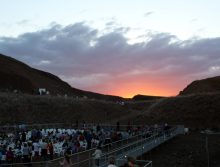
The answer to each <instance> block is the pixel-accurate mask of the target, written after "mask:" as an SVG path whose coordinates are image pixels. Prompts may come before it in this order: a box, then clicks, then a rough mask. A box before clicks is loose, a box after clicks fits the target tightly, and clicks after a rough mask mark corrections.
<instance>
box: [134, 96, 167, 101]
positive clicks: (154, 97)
mask: <svg viewBox="0 0 220 167" xmlns="http://www.w3.org/2000/svg"><path fill="white" fill-rule="evenodd" d="M160 98H163V97H162V96H146V95H135V96H134V97H133V98H132V100H155V99H160Z"/></svg>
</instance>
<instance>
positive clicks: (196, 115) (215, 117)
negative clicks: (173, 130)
mask: <svg viewBox="0 0 220 167" xmlns="http://www.w3.org/2000/svg"><path fill="white" fill-rule="evenodd" d="M219 101H220V93H206V94H194V95H185V96H177V97H169V98H163V99H158V100H155V101H154V102H153V103H152V104H151V105H148V107H147V108H145V109H144V111H143V112H142V113H141V114H139V115H138V116H137V117H136V118H135V122H148V123H149V124H155V123H170V124H184V125H185V126H188V127H192V128H199V129H201V128H214V127H218V128H220V112H219V111H220V103H219ZM146 106H147V105H146Z"/></svg>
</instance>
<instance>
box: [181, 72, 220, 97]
mask: <svg viewBox="0 0 220 167" xmlns="http://www.w3.org/2000/svg"><path fill="white" fill-rule="evenodd" d="M206 92H220V76H217V77H213V78H207V79H202V80H197V81H193V82H192V83H191V84H189V85H188V86H187V87H186V88H185V89H184V90H183V91H181V92H180V95H187V94H198V93H206Z"/></svg>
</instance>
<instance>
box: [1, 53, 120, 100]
mask: <svg viewBox="0 0 220 167" xmlns="http://www.w3.org/2000/svg"><path fill="white" fill-rule="evenodd" d="M0 67H1V68H0V77H1V80H0V90H1V91H9V92H12V91H14V90H17V91H20V92H23V93H28V94H37V93H38V89H39V88H46V90H48V91H49V92H50V95H58V94H59V95H65V94H66V95H70V96H79V97H87V98H91V99H92V98H94V99H105V100H114V101H115V100H122V98H121V97H118V96H110V95H102V94H98V93H93V92H88V91H83V90H79V89H76V88H72V87H71V86H70V85H69V84H67V83H66V82H64V81H62V80H61V79H60V78H58V77H57V76H55V75H53V74H51V73H48V72H44V71H40V70H37V69H34V68H31V67H29V66H28V65H26V64H24V63H22V62H20V61H18V60H16V59H13V58H11V57H8V56H5V55H2V54H0Z"/></svg>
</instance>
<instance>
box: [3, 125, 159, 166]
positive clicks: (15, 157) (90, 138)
mask: <svg viewBox="0 0 220 167" xmlns="http://www.w3.org/2000/svg"><path fill="white" fill-rule="evenodd" d="M153 128H155V127H149V126H131V125H130V124H128V125H127V127H126V130H124V131H122V130H120V125H119V123H117V126H115V127H114V128H103V127H102V126H100V125H99V124H98V125H95V126H91V127H84V126H83V127H82V128H72V129H35V128H34V129H31V130H27V129H25V128H22V129H17V130H16V131H15V132H14V133H1V134H0V164H5V163H7V164H12V163H20V162H22V163H27V164H30V163H31V162H33V161H34V162H38V161H48V160H53V159H54V158H55V157H60V156H64V157H66V158H65V160H66V161H63V162H60V164H61V165H64V164H66V162H69V161H68V156H70V155H71V154H73V153H76V152H79V151H82V150H87V149H91V148H95V147H96V148H98V149H96V150H97V151H96V152H95V153H94V157H95V159H96V164H97V166H98V165H99V158H100V156H101V150H100V147H101V146H103V145H105V144H109V143H112V142H115V141H118V140H122V139H126V138H129V137H130V136H132V135H136V134H138V133H139V134H146V133H143V131H145V132H146V131H148V132H149V134H150V133H151V132H152V130H153Z"/></svg>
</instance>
